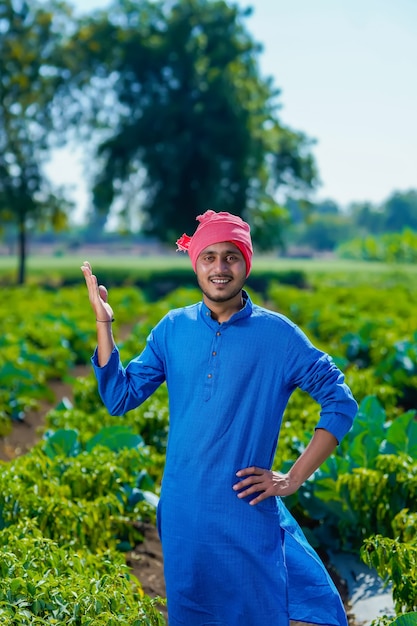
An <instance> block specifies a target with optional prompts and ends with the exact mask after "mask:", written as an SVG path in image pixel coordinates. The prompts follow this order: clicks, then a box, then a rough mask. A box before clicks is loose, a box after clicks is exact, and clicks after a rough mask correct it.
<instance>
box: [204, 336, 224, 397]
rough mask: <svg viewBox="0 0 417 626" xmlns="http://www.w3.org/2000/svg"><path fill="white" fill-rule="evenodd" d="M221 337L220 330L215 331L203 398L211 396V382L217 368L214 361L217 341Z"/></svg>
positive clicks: (216, 353) (216, 352)
mask: <svg viewBox="0 0 417 626" xmlns="http://www.w3.org/2000/svg"><path fill="white" fill-rule="evenodd" d="M220 337H221V332H220V331H216V333H215V335H214V338H213V344H212V347H211V354H210V358H209V362H208V365H209V369H208V373H207V377H206V385H205V394H204V399H205V400H209V399H210V397H211V393H212V389H213V382H214V379H215V370H216V369H217V363H216V359H217V355H218V342H219V340H220Z"/></svg>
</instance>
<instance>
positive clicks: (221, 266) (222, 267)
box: [215, 256, 228, 274]
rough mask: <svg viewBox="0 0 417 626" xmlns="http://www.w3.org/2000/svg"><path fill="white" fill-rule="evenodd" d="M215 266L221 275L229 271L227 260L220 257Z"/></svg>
mask: <svg viewBox="0 0 417 626" xmlns="http://www.w3.org/2000/svg"><path fill="white" fill-rule="evenodd" d="M215 266H216V268H215V269H216V271H217V272H218V273H219V274H223V273H224V272H226V270H227V269H228V264H227V261H226V259H223V258H222V257H220V256H219V257H217V259H216V263H215Z"/></svg>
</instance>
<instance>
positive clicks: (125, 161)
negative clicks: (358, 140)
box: [68, 0, 316, 245]
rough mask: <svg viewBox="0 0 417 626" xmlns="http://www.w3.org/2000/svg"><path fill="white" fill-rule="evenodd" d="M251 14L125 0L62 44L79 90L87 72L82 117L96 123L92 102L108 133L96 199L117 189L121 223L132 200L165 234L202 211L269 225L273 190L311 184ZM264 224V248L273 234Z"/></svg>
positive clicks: (227, 7) (149, 224)
mask: <svg viewBox="0 0 417 626" xmlns="http://www.w3.org/2000/svg"><path fill="white" fill-rule="evenodd" d="M248 13H249V11H248V10H242V9H240V8H239V7H238V6H237V5H235V4H228V3H226V2H224V1H223V0H216V1H212V0H184V1H182V2H178V3H175V4H172V3H171V2H169V1H168V0H163V1H161V2H157V3H156V2H150V1H147V2H141V3H137V2H131V1H126V0H123V1H122V0H120V1H118V2H115V3H113V5H112V6H111V8H110V10H109V11H108V13H107V14H106V13H103V12H102V13H100V14H99V15H92V16H90V17H87V18H85V19H83V20H82V21H81V22H80V25H79V29H78V30H77V32H75V33H74V36H73V38H72V39H71V40H70V41H69V42H68V49H71V50H73V52H74V58H75V59H76V63H75V64H74V67H73V72H72V81H73V83H74V84H75V85H80V87H82V88H83V95H85V87H86V84H85V82H86V76H88V77H89V78H90V82H89V83H88V85H87V86H88V92H87V93H88V94H89V95H91V96H92V97H94V98H95V103H94V104H93V105H91V103H89V104H88V111H87V116H88V115H89V114H90V115H89V123H90V125H91V126H92V127H96V125H97V110H96V107H97V108H99V111H98V114H99V118H100V122H101V124H102V125H103V126H106V128H107V130H108V131H109V132H108V133H106V135H105V137H106V139H105V140H104V141H103V142H102V143H101V145H100V147H99V150H98V157H99V159H100V162H101V163H102V164H103V167H102V170H101V172H100V173H99V176H98V179H97V181H96V185H95V188H94V199H95V204H96V207H97V209H98V211H99V212H100V213H101V214H104V215H107V213H108V211H109V209H110V207H111V205H112V203H113V200H114V199H115V198H116V197H117V199H118V204H119V208H120V206H121V207H122V209H121V211H120V212H118V216H119V221H120V222H121V228H122V229H125V230H129V229H130V228H131V225H132V223H134V222H135V221H137V216H138V210H139V207H140V208H141V212H142V217H143V218H144V219H143V231H144V232H146V233H148V234H151V235H153V236H156V237H157V238H158V239H161V240H163V241H170V242H174V241H175V240H176V239H177V238H178V236H179V235H181V234H182V232H184V231H187V232H189V231H191V230H194V228H195V225H196V224H195V218H196V216H197V215H198V214H200V213H202V212H203V211H204V210H206V209H207V208H209V207H214V208H216V207H218V208H219V210H220V209H221V210H231V211H233V212H235V213H237V214H242V212H243V213H244V212H246V213H247V216H248V217H249V219H251V215H252V211H254V212H256V211H258V210H260V211H261V212H262V213H263V214H264V216H266V221H267V222H268V221H269V220H270V219H272V221H273V223H274V224H275V225H276V223H277V220H276V218H277V217H278V218H280V217H281V215H280V214H282V209H280V208H279V207H278V206H277V204H276V202H275V200H274V197H275V191H276V190H277V188H293V189H294V188H295V189H297V188H298V189H301V190H305V189H308V188H309V187H311V186H312V184H313V182H314V181H315V179H316V171H315V165H314V160H313V157H312V155H311V153H310V151H309V148H310V142H309V141H308V140H307V138H306V137H305V136H304V135H303V134H302V133H299V132H296V131H293V130H291V129H289V128H287V127H285V126H284V125H283V124H282V123H281V122H280V121H279V119H278V117H277V111H278V106H277V104H276V99H277V96H278V91H277V90H276V89H275V88H274V87H273V86H272V82H271V80H270V79H263V78H262V77H261V76H260V71H259V67H258V62H257V61H258V54H259V51H260V48H259V46H258V44H257V43H256V42H255V41H253V39H252V37H251V36H250V34H249V32H248V31H247V30H246V28H245V26H244V19H245V17H246V16H247V14H248ZM116 75H117V77H118V79H117V80H116V81H115V80H113V77H114V76H116ZM97 79H98V80H97ZM103 79H107V80H103ZM100 84H101V85H102V86H103V88H104V89H105V90H106V95H107V97H106V98H104V97H102V95H101V93H100V91H99V90H98V89H97V85H100ZM109 85H111V88H112V91H113V97H111V98H109V97H108V91H109ZM107 102H108V103H109V106H108V107H106V103H107ZM277 213H278V215H277ZM278 223H280V220H279V219H278ZM259 226H260V225H259V223H258V224H257V225H256V228H255V231H256V232H259V231H260V227H259ZM262 230H263V235H262V237H261V238H260V241H261V242H262V244H263V245H264V244H265V242H266V241H267V240H269V239H270V237H271V234H270V233H268V232H267V230H268V229H267V228H266V227H263V228H262ZM272 243H275V241H274V242H272ZM269 244H271V241H268V245H269Z"/></svg>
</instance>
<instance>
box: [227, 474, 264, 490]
mask: <svg viewBox="0 0 417 626" xmlns="http://www.w3.org/2000/svg"><path fill="white" fill-rule="evenodd" d="M262 479H263V477H262V476H249V478H245V479H244V480H240V481H239V482H237V483H235V484H234V485H233V489H234V490H235V491H241V490H242V489H246V488H249V487H252V485H258V486H259V485H260V484H261V483H262Z"/></svg>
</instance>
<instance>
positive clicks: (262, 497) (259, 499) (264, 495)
mask: <svg viewBox="0 0 417 626" xmlns="http://www.w3.org/2000/svg"><path fill="white" fill-rule="evenodd" d="M267 498H269V494H267V492H266V491H263V492H262V493H260V494H259V495H258V496H256V498H254V499H253V500H251V501H250V502H249V504H250V505H251V506H254V505H255V504H259V502H262V500H266V499H267Z"/></svg>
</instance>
